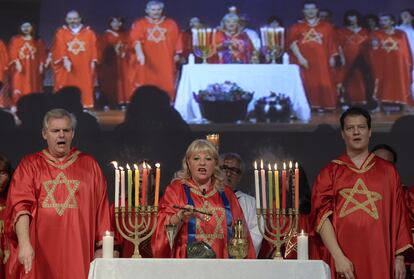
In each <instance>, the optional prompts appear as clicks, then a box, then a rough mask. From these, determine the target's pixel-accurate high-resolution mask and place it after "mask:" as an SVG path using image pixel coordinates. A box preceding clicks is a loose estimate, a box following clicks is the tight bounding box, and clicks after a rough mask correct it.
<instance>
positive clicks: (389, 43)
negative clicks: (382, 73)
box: [381, 37, 398, 53]
mask: <svg viewBox="0 0 414 279" xmlns="http://www.w3.org/2000/svg"><path fill="white" fill-rule="evenodd" d="M381 46H382V49H384V50H385V51H386V52H388V53H390V52H391V51H393V50H398V42H397V41H396V40H394V39H393V38H391V37H388V38H387V39H386V40H384V41H382V43H381Z"/></svg>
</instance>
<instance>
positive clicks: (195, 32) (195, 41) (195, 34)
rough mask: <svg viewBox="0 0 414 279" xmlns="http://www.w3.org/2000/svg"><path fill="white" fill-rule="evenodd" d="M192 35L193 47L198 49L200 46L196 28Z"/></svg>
mask: <svg viewBox="0 0 414 279" xmlns="http://www.w3.org/2000/svg"><path fill="white" fill-rule="evenodd" d="M191 34H192V41H193V47H196V46H197V45H198V30H197V29H195V28H192V29H191Z"/></svg>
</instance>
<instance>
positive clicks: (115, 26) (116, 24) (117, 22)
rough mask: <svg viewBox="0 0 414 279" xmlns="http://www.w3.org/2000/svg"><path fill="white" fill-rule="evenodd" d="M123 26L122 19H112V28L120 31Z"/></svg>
mask: <svg viewBox="0 0 414 279" xmlns="http://www.w3.org/2000/svg"><path fill="white" fill-rule="evenodd" d="M121 26H122V22H121V21H120V20H118V19H117V18H114V19H113V20H112V21H111V28H112V30H115V31H118V30H119V29H120V28H121Z"/></svg>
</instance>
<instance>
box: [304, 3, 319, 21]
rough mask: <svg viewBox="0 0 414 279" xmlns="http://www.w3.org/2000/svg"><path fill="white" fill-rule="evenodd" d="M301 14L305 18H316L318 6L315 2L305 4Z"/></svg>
mask: <svg viewBox="0 0 414 279" xmlns="http://www.w3.org/2000/svg"><path fill="white" fill-rule="evenodd" d="M303 15H304V16H305V18H307V19H313V18H316V17H317V15H318V8H317V7H316V5H315V4H305V6H303Z"/></svg>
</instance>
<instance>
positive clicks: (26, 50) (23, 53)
mask: <svg viewBox="0 0 414 279" xmlns="http://www.w3.org/2000/svg"><path fill="white" fill-rule="evenodd" d="M36 51H37V49H36V48H35V47H33V46H31V45H30V44H29V43H28V42H25V43H24V44H23V45H22V46H21V48H20V49H19V59H32V60H33V59H34V58H35V54H36Z"/></svg>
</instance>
